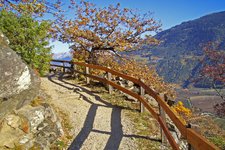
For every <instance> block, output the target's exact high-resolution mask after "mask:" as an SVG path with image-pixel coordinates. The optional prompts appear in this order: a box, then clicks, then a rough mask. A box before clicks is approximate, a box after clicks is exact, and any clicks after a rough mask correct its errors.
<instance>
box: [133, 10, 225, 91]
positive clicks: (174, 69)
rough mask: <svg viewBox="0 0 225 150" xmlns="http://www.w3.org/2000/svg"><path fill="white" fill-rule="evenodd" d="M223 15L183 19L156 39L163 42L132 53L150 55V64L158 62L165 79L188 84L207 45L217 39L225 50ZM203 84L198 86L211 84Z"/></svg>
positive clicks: (198, 65)
mask: <svg viewBox="0 0 225 150" xmlns="http://www.w3.org/2000/svg"><path fill="white" fill-rule="evenodd" d="M224 17H225V12H218V13H213V14H210V15H206V16H203V17H201V18H199V19H195V20H192V21H187V22H183V23H181V24H180V25H177V26H174V27H172V28H170V29H168V30H165V31H162V32H160V33H158V34H157V35H156V36H155V38H156V39H158V40H160V41H161V43H160V45H159V46H156V47H151V49H149V48H147V47H146V48H143V50H141V51H137V52H134V53H133V54H135V55H140V56H142V57H147V58H148V59H149V63H156V69H157V72H158V73H159V75H161V76H163V78H164V79H165V81H168V82H173V83H179V84H180V85H182V86H183V87H188V86H189V85H190V84H191V83H192V82H193V81H194V80H195V79H196V78H197V77H198V76H199V74H200V70H201V68H202V63H201V60H202V58H203V54H204V52H203V47H204V45H205V44H207V43H209V42H216V43H217V44H218V49H222V50H224V46H225V20H224ZM204 83H206V82H204V81H203V82H200V83H198V84H196V85H195V86H196V87H210V86H211V85H209V84H204Z"/></svg>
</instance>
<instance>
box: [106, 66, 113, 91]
mask: <svg viewBox="0 0 225 150" xmlns="http://www.w3.org/2000/svg"><path fill="white" fill-rule="evenodd" d="M109 69H110V68H109ZM107 78H108V80H109V81H111V80H112V74H111V73H110V72H107ZM108 89H109V94H112V90H113V88H112V86H111V85H109V84H108Z"/></svg>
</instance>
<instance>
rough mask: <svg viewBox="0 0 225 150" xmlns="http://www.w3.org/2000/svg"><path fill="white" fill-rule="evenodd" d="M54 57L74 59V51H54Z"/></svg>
mask: <svg viewBox="0 0 225 150" xmlns="http://www.w3.org/2000/svg"><path fill="white" fill-rule="evenodd" d="M52 58H53V59H59V60H72V53H71V52H64V53H53V56H52Z"/></svg>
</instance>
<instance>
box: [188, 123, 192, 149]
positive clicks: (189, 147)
mask: <svg viewBox="0 0 225 150" xmlns="http://www.w3.org/2000/svg"><path fill="white" fill-rule="evenodd" d="M187 128H191V124H190V123H188V124H187ZM188 150H192V147H191V144H190V143H188Z"/></svg>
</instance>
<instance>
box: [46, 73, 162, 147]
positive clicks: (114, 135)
mask: <svg viewBox="0 0 225 150" xmlns="http://www.w3.org/2000/svg"><path fill="white" fill-rule="evenodd" d="M57 75H58V78H57V80H59V81H60V82H61V83H60V82H57V81H56V80H53V78H54V77H57ZM48 79H49V80H50V81H51V82H53V83H55V84H57V85H60V86H62V87H64V88H66V89H68V90H73V91H74V92H77V93H79V94H80V95H81V97H82V99H83V100H84V101H86V102H87V103H89V104H90V105H91V106H90V108H89V110H88V114H87V116H86V118H85V121H84V125H83V128H82V129H81V131H80V132H79V133H78V135H77V136H76V137H75V139H74V140H73V142H72V143H71V144H70V146H69V148H68V150H79V149H81V147H82V145H83V144H84V142H85V140H86V139H87V138H88V136H89V135H90V133H91V132H96V133H101V134H108V135H109V136H110V137H109V139H108V141H107V143H106V145H105V148H104V149H106V150H108V149H110V150H114V149H115V150H116V149H119V146H120V143H121V141H122V139H123V137H126V138H143V139H148V140H151V141H156V142H160V141H161V140H159V139H155V138H150V137H147V136H139V135H124V133H123V129H122V123H121V112H122V109H130V108H125V107H124V108H123V107H116V106H114V105H112V104H111V103H108V102H106V101H104V100H103V99H101V98H100V97H99V96H98V95H96V94H95V93H93V92H92V91H90V90H88V89H87V88H84V87H81V86H79V85H75V84H72V83H70V82H67V81H65V80H64V78H63V74H53V75H50V76H48ZM66 85H70V86H73V87H74V88H71V87H69V86H66ZM82 92H84V93H86V94H88V95H90V96H92V97H94V98H95V100H96V101H98V102H101V103H102V104H97V103H94V102H92V101H91V100H89V98H88V97H87V96H85V94H83V93H82ZM100 107H108V108H111V109H112V112H111V132H105V131H99V130H95V129H93V125H94V120H95V116H96V113H97V109H98V108H100ZM96 142H97V141H96Z"/></svg>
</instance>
